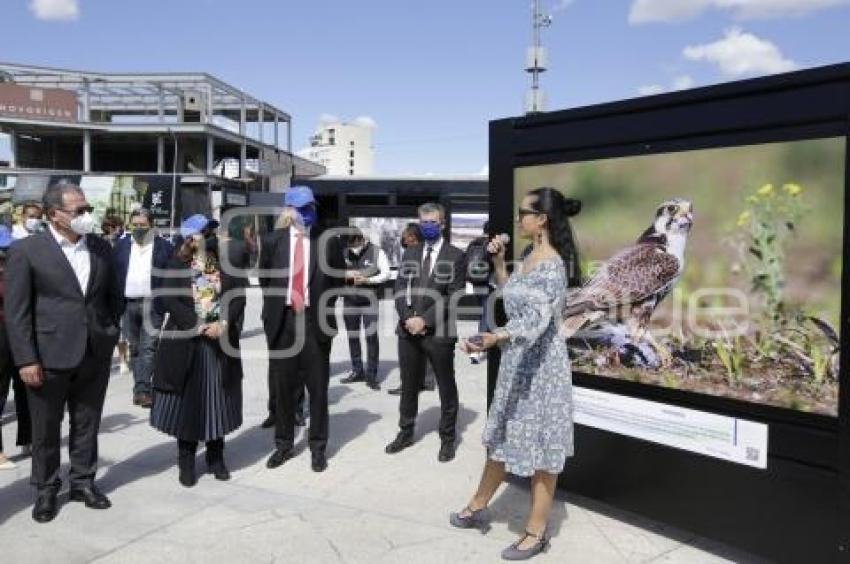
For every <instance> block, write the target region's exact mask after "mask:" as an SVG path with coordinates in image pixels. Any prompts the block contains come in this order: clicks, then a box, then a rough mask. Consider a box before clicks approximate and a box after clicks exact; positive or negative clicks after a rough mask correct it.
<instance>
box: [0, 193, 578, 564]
mask: <svg viewBox="0 0 850 564" xmlns="http://www.w3.org/2000/svg"><path fill="white" fill-rule="evenodd" d="M559 198H560V199H559ZM570 202H572V201H570ZM570 206H572V207H570ZM283 210H284V211H283V214H282V215H281V217H280V218H279V220H278V222H277V224H276V226H275V227H276V228H275V229H274V230H273V231H271V232H270V233H268V234H267V235H265V236H264V237H263V238H262V239H261V241H260V243H259V244H256V243H255V242H253V241H248V240H244V241H243V240H238V239H224V238H222V239H219V238H218V237H217V230H218V223H217V222H216V221H215V220H213V219H211V218H207V217H205V216H203V215H193V216H191V217H188V218H186V219H185V220H183V221H182V223H181V225H180V227H179V233H177V234H175V236H174V237H172V238H171V239H167V238H165V237H164V236H162V235H161V234H159V233H158V232H157V231H156V230H155V229H154V228H153V224H152V217H151V215H150V213H149V212H148V211H147V210H146V209H144V208H135V209H133V210H132V211H131V212H130V214H129V221H128V222H127V223H126V225H125V224H124V222H123V221H122V219H121V218H119V217H114V216H109V217H107V218H105V219H104V221H103V223H102V224H101V230H102V232H103V236H96V235H94V230H95V219H94V215H93V211H94V210H93V208H92V206H91V205H90V204H89V203H88V202H87V200H86V196H85V194H84V192H83V191H82V190H81V189H80V188H79V187H78V186H76V185H74V184H71V183H66V182H60V183H57V184H55V185H52V186H50V187H49V188H48V189H47V191H46V193H45V195H44V198H43V202H42V203H41V204H40V205H35V204H33V205H29V206H26V207H25V208H24V210H23V215H24V218H23V221H22V224H21V226H20V228H19V229H14V230H9V229H6V228H5V227H3V226H0V265H2V266H0V321H2V323H0V331H2V334H0V416H2V410H3V407H4V404H5V401H6V397H7V395H8V390H9V388H10V386H11V387H12V388H13V390H14V396H15V408H16V412H17V427H18V435H17V439H18V440H17V444H18V445H19V446H21V448H22V452H21V455H29V454H31V456H32V474H31V483H32V485H33V486H34V489H35V503H34V506H33V512H32V516H33V519H34V520H35V521H36V522H39V523H46V522H49V521H51V520H52V519H53V518H54V517H55V516H56V515H57V513H58V511H59V503H58V501H57V496H58V493H59V491H60V488H61V486H62V477H61V476H60V446H61V436H60V435H61V424H62V420H63V418H64V414H65V412H66V410H67V412H68V415H69V420H70V431H69V432H70V436H69V441H68V445H69V446H68V451H69V452H68V454H69V459H70V470H69V473H68V483H69V496H68V497H69V499H70V500H71V501H79V502H82V503H84V504H85V506H86V507H88V508H92V509H107V508H109V507H110V506H111V502H110V500H109V498H108V497H107V496H106V495H105V494H104V493H103V492H102V491H101V490H100V489H98V487H97V485H96V483H95V474H96V470H97V456H98V454H97V453H98V430H99V425H100V420H101V415H102V411H103V404H104V398H105V394H106V389H107V384H108V381H109V377H110V373H111V369H112V359H113V354H114V351H115V349H116V346H117V345H118V344H119V343H122V344H123V346H119V356H120V357H122V358H123V359H126V362H127V364H128V365H129V371H130V372H132V376H133V393H132V400H133V403H134V404H135V405H138V406H141V407H143V408H147V409H149V410H150V424H151V426H152V427H153V428H155V429H157V430H159V431H161V432H162V433H164V434H166V435H168V436H170V437H172V438H173V439H174V440H175V441H176V447H177V449H176V450H177V453H176V454H177V456H176V462H177V464H176V466H177V469H178V472H177V473H178V480H179V482H180V484H182V485H183V486H186V487H192V486H194V485H196V483H197V482H198V479H199V477H200V476H199V472H198V469H197V468H196V455H197V451H198V449H199V448H203V451H204V456H205V462H206V465H205V468H206V471H207V472H208V473H210V474H212V475H213V476H214V477H215V478H216V479H218V480H228V479H229V478H230V472H229V470H228V468H227V464H226V461H225V440H224V439H225V436H226V435H228V434H230V433H231V432H233V431H234V430H236V429H237V428H239V427H240V426H241V425H242V423H243V415H242V411H243V410H242V378H243V367H242V359H241V355H240V349H239V347H240V336H241V334H242V329H243V325H244V318H245V307H246V292H245V290H246V288H248V286H249V282H248V273H249V272H254V268H256V273H257V274H258V277H259V284H260V287H261V289H262V296H263V307H262V315H261V319H262V325H263V330H264V333H265V337H266V341H267V344H268V350H269V369H268V385H269V417H268V419H267V420H266V421H264V422H263V423H262V426H263V427H267V428H273V443H272V444H273V447H272V452H271V455H270V456H269V458H268V460H267V462H266V466H267V467H268V468H270V469H274V468H277V467H279V466H281V465H282V464H284V463H286V462H287V461H289V460H290V459H292V458H293V457H295V456H296V450H295V437H296V428H297V427H298V426H302V425H305V424H307V423H306V419H309V424H307V425H308V426H307V434H306V436H307V442H308V445H309V452H310V466H311V468H312V470H313V471H315V472H323V471H324V470H325V469H326V468H327V467H328V460H327V454H326V451H327V444H328V440H329V434H330V428H329V416H328V384H329V378H330V353H331V345H332V342H333V340H334V338H335V337H336V335H337V333H338V332H339V330H338V327H337V316H336V305H337V303H338V302H339V303H341V306H342V319H343V321H344V328H345V332H346V334H347V337H348V345H349V351H350V356H351V372H350V374H349V375H348V376H346V377H345V378H343V379H342V380H341V381H342V382H343V383H346V384H353V383H357V382H362V383H363V384H365V385H366V386H368V387H369V388H371V389H373V390H379V389H380V373H379V358H380V351H379V316H380V314H379V311H380V307H379V304H380V299H381V298H382V297H384V295H385V293H384V291H383V288H385V287H386V286H387V284H389V280H390V266H389V261H388V258H387V256H386V253H385V252H384V251H383V250H382V249H381V248H380V247H378V246H376V245H375V244H373V243H371V242H370V241H369V239H368V238H367V237H366V236H365V235H364V234H363V233H362V231H360V230H359V229H356V228H347V229H344V230H342V231H336V230H327V231H326V230H323V229H322V228H321V223H320V221H319V213H320V210H319V208H318V206H317V203H316V200H315V198H314V195H313V193H312V191H311V190H310V189H309V188H307V187H304V186H296V187H292V188H290V189H289V190H287V191H286V192H285V194H284V197H283ZM520 211H521V213H520V214H518V215H517V223H518V227H519V230H520V232H521V233H523V234H524V235H525V236H526V237H527V238H528V239H530V240H531V245H529V247H528V252H527V253H526V258H525V259H524V262H523V264H524V265H525V266H522V267H520V269H519V271H518V272H517V273H515V275H516V276H518V277H519V278H520V279H518V280H515V279H514V278H513V277H510V276H509V275H508V273H507V270H506V267H505V250H506V247H505V243H504V242H503V240H502V239H500V238H499V237H494V236H493V234H492V233H489V232H488V230H487V228H486V227H485V232H484V233H483V234H482V236H481V238H479V239H477V240H476V241H473V243H472V244H470V245H469V248H468V249H467V251H466V252H463V251H461V250H460V249H459V248H457V247H455V246H453V245H452V244H450V243H449V242H448V241H447V240H446V238H445V237H444V234H445V228H446V212H445V209H444V208H443V207H442V206H441V205H439V204H436V203H426V204H423V205H421V206H420V207H419V210H418V215H419V221H418V222H417V223H412V224H410V225H408V226H407V228H406V229H405V230H404V232H403V234H402V245H403V247H404V254H403V257H402V259H401V264H400V266H399V270H398V275H397V277H396V278H395V281H394V283H392V292H391V294H392V298H393V300H394V305H395V310H396V313H397V316H398V323H397V325H396V329H395V333H396V335H397V337H398V339H397V342H398V351H397V352H398V359H399V366H400V380H401V384H400V386H399V387H398V388H396V389H392V390H389V392H390V393H391V394H395V395H398V396H399V420H398V426H399V430H398V434H397V436H396V437H395V438H394V439H393V440H392V441H391V442H390V443H389V444H388V445H387V446H386V448H385V452H386V453H387V454H391V455H392V454H397V453H400V452H401V451H403V450H405V449H406V448H408V447H410V446H411V445H413V443H414V440H415V436H416V435H415V433H414V429H415V425H416V419H417V413H418V402H419V395H420V392H422V391H423V390H434V389H435V388H436V390H437V392H438V394H439V400H440V405H441V411H440V420H439V426H438V432H439V438H440V448H439V451H438V453H437V458H438V460H439V461H440V462H449V461H451V460H452V459H453V458H454V457H455V448H456V445H457V438H458V437H457V418H458V410H459V399H458V391H457V386H456V382H455V351H456V349H457V346H458V337H457V328H456V321H457V320H456V312H455V311H453V308H454V307H455V306H456V305H457V298H458V296H460V295H462V294H464V293H466V288H467V284H468V283H471V285H472V287H473V290H474V293H475V294H476V296H477V298H478V300H479V303H480V304H481V305H482V306H483V307H482V311H484V312H486V311H488V310H489V309H490V308H488V307H487V305H488V304H487V296H488V295H490V294H491V290H492V289H493V288H495V287H504V288H505V290H506V291H508V290H509V289H510V288H511V284H514V285H515V286H517V288H518V289H520V290H521V286H522V284H523V283H527V280H531V281H532V282H533V283H534V284H535V286H537V287H539V286H540V284H541V280H536V279H534V278H533V277H534V276H540V275H541V273H544V274H545V275H546V276H548V277H549V278H550V279H551V280H553V283H552V284H551V285H550V286H551V295H546V296H545V299H546V300H549V301H550V302H552V303H553V304H554V303H557V302H558V301H559V300H562V299H563V295H562V292H561V287H563V290H565V289H566V280H565V279H564V264H566V261H568V260H574V259H575V256H574V245H573V243H572V240H571V238H569V240H568V241H567V240H564V237H563V233H570V232H571V231H570V230H569V229H568V222H567V218H568V217H569V216H570V215H574V214H575V213H577V212H578V208H577V207H576V206H575V204H568V203H567V201H566V200H565V199H564V198H563V196H561V195H560V194H559V193H558V192H556V191H554V190H551V189H544V191H543V192H540V193H539V194H538V195H536V196H534V197H531V199H530V200H529V201H528V202H527V206H526V207H525V208H521V210H520ZM555 222H557V223H559V224H560V225H557V226H555V225H554V224H555ZM564 224H566V226H567V229H565V228H564ZM550 233H557V234H558V237H554V236H552V235H550ZM253 257H256V260H253ZM526 263H528V264H527V265H526ZM538 264H540V265H549V266H547V267H546V268H545V269H544V268H540V269H539V272H538V268H537V265H538ZM522 278H526V279H527V280H526V281H523V280H522ZM550 286H547V288H549V287H550ZM526 293H527V292H523V291H520V292H518V294H519V295H518V296H516V297H514V298H513V300H514V301H511V300H509V299H508V297H507V294H506V298H505V300H506V304H511V305H512V307H511V308H509V309H508V314H509V317H511V314H512V313H513V319H511V320H510V321H509V323H508V324H507V325H505V326H503V327H500V328H496V327H494V326H493V323H492V322H491V321H490V317H489V316H488V315H482V320H481V323H480V325H479V333H478V335H477V336H476V338H474V339H470V340H466V341H463V342H462V343H461V349H462V350H463V351H464V352H465V353H467V354H468V355H469V359H470V360H471V361H472V362H473V363H477V362H480V361H481V360H483V358H484V356H483V355H484V354H485V353H486V351H487V350H488V349H490V348H492V347H495V346H500V347H502V350H503V354H505V352H506V350H510V349H512V348H513V349H516V350H515V351H514V352H515V354H517V355H520V356H521V357H522V358H523V359H524V361H525V362H528V360H529V358H530V356H529V354H537V355H541V354H543V355H549V356H552V355H550V353H548V352H547V351H546V347H543V348H541V347H540V346H539V345H540V343H541V342H542V341H541V339H544V340H548V341H551V340H552V337H553V335H552V332H551V331H550V329H551V326H554V324H555V319H554V316H553V319H552V320H551V323H550V324H549V325H546V323H544V324H543V325H544V326H545V327H547V329H546V331H544V332H543V333H540V332H539V331H538V330H537V328H534V329H532V328H530V321H529V320H527V319H524V316H525V315H526V313H525V310H527V309H528V308H527V307H523V306H522V303H520V304H519V305H517V304H516V303H514V302H515V301H516V300H520V302H521V301H522V300H524V299H527V297H526V296H525V294H526ZM533 305H539V304H533ZM549 305H552V304H549ZM554 309H555V308H551V310H552V311H554ZM547 311H548V310H547ZM537 321H539V319H538V320H537ZM361 331H362V333H363V335H364V339H365V344H366V347H365V349H366V353H365V358H364V354H363V350H362V347H361ZM548 341H546V342H548ZM544 344H545V343H544ZM535 346H536V348H535ZM555 353H557V354H555ZM555 353H552V354H554V355H555V356H552V358H548V357H546V358H539V359H537V360H538V362H533V363H532V365H531V366H524V367H520V368H522V370H520V371H517V370H516V368H517V367H516V366H515V367H514V369H513V370H514V372H518V373H516V374H514V373H512V374H507V373H506V374H502V372H500V375H499V382H500V384H499V385H500V386H501V387H502V388H505V390H508V391H507V392H506V394H507V396H506V397H503V398H500V397H499V390H500V389H501V388H500V387H498V386H497V397H496V400H497V401H498V402H500V403H499V404H498V405H499V407H500V409H499V410H498V412H497V413H495V415H492V414H491V419H493V418H494V417H495V418H496V419H495V420H488V424H487V428H486V430H485V445H486V446H487V449H488V451H487V452H488V461H487V465H486V466H485V471H484V474H483V476H482V482H481V485H480V487H479V490H478V492H477V493H476V495H475V496H474V497H473V500H472V502H470V504H469V505H468V506H467V507H466V508H464V509H463V510H462V511H461V512H459V513H454V514H452V515H451V520H450V522H451V524H452V525H454V526H456V527H461V528H479V527H482V526H483V524H484V523H485V521H486V517H485V509H486V502H487V501H489V499H490V497H491V496H492V495H493V494H494V493H495V491H496V489H497V488H498V486H499V485H500V484H501V483H502V481H503V478H504V474H505V472H509V473H515V474H519V475H526V476H532V479H533V480H537V481H536V482H533V483H534V484H535V487H534V488H533V491H532V502H533V503H532V512H531V514H530V516H529V526H528V530H527V531H526V534H525V535H524V536H523V537H522V538H521V539H520V540H519V541H517V542H516V543H514V544H512V545H511V546H510V547H508V549H506V552H505V553H503V556H505V557H506V558H509V559H524V558H529V557H532V556H534V555H536V554H538V553H539V552H542V551H543V550H545V549H546V548H547V546H548V536H547V535H548V533H547V531H546V523H545V520H546V518H547V516H548V510H549V509H548V508H549V507H550V506H551V502H552V499H551V498H552V495H553V493H554V492H553V487H554V479H553V478H552V476H557V473H559V472H560V470H561V468H562V467H563V463H564V459H565V458H566V457H567V456H569V455H570V454H571V452H572V450H571V449H572V422H571V396H569V394H570V391H571V387H570V386H569V385H567V387H566V388H564V386H560V387H558V386H553V384H552V383H551V382H550V383H546V384H545V386H544V385H543V384H541V385H540V386H539V387H538V388H539V389H537V388H535V386H532V385H531V383H530V380H529V378H531V377H532V376H533V375H534V373H535V371H536V370H538V369H537V368H535V366H537V367H540V370H541V371H543V368H545V371H544V372H545V373H544V374H542V375H541V376H540V378H541V381H545V379H546V378H551V377H552V376H551V374H552V373H553V372H552V370H553V369H552V366H551V365H552V363H555V364H556V366H555V368H554V370H555V372H554V373H559V374H561V373H563V374H566V375H567V377H566V380H565V381H566V382H567V383H568V381H569V378H568V376H569V365H568V364H566V356H565V354H563V351H561V350H560V349H558V350H557V351H555ZM508 358H510V355H509V356H508ZM547 363H548V366H547ZM559 363H560V364H559ZM503 365H504V363H503ZM559 371H560V372H559ZM517 378H519V379H521V380H522V381H523V385H524V386H526V389H527V390H526V391H527V392H528V390H530V391H531V394H530V395H529V394H528V393H526V394H525V395H523V396H522V397H514V396H515V395H516V394H514V393H513V391H512V390H515V389H516V381H515V380H516V379H517ZM503 381H504V383H503ZM553 390H555V391H557V393H559V394H562V395H563V396H564V397H563V398H561V399H563V401H564V405H566V406H567V407H566V408H565V409H563V410H561V411H556V412H555V415H554V416H555V417H556V420H554V421H552V420H549V419H547V417H551V416H552V415H551V414H548V415H547V414H546V413H543V414H542V415H541V414H540V413H539V411H540V409H541V406H543V405H551V404H552V402H553V401H555V400H556V399H557V398H554V399H553V397H551V394H552V392H553ZM538 396H539V397H538ZM535 410H536V411H537V412H538V413H536V415H535V413H534V411H535ZM534 416H538V417H542V419H541V420H540V421H538V422H537V423H534V422H533V421H532V424H529V423H528V422H529V421H531V418H533V417H534ZM523 421H524V422H525V423H524V425H525V427H524V433H525V435H524V436H522V435H520V436H518V435H516V433H514V434H511V432H510V430H511V428H512V427H513V428H516V427H517V426H518V425H519V424H520V423H523ZM552 425H557V426H560V428H561V430H559V432H558V433H554V435H555V436H557V442H558V444H556V445H546V444H545V442H546V441H547V440H549V439H547V437H549V436H551V435H552V433H551V432H549V430H548V428H549V427H550V426H552ZM0 435H1V434H0ZM0 440H2V436H0ZM541 441H542V442H543V443H544V444H541ZM30 445H31V446H30ZM538 451H540V452H541V453H542V454H541V455H540V456H537V454H536V453H537V452H538ZM2 453H3V445H2V442H0V469H3V468H12V467H14V463H13V462H12V461H11V460H10V459H9V458H8V457H7V456H5V455H3V454H2ZM529 456H531V457H532V458H531V459H528V457H529ZM529 469H530V470H529ZM541 480H542V481H541Z"/></svg>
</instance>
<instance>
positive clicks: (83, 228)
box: [70, 212, 94, 235]
mask: <svg viewBox="0 0 850 564" xmlns="http://www.w3.org/2000/svg"><path fill="white" fill-rule="evenodd" d="M70 226H71V230H72V231H73V232H74V233H76V234H77V235H88V234H89V233H91V232H92V231H94V216H93V215H92V214H90V213H89V212H86V213H84V214H83V215H78V216H76V217H75V218H74V219H72V220H71V224H70Z"/></svg>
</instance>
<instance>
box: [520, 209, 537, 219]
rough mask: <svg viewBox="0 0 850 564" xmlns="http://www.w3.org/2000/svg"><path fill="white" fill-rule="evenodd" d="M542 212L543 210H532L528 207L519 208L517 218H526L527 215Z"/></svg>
mask: <svg viewBox="0 0 850 564" xmlns="http://www.w3.org/2000/svg"><path fill="white" fill-rule="evenodd" d="M540 214H541V212H539V211H536V210H530V209H528V208H519V209H518V210H517V212H516V218H517V219H518V220H519V219H522V218H524V217H525V216H527V215H540Z"/></svg>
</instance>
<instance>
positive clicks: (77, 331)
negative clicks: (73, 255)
mask: <svg viewBox="0 0 850 564" xmlns="http://www.w3.org/2000/svg"><path fill="white" fill-rule="evenodd" d="M86 246H87V247H88V250H89V256H90V262H91V272H90V275H89V282H88V288H87V290H86V294H85V296H84V295H83V292H82V291H81V290H80V285H79V283H78V282H77V277H76V275H75V274H74V270H73V268H71V264H70V263H69V262H68V259H67V258H66V257H65V254H64V253H63V252H62V249H61V248H60V247H59V244H58V243H57V242H56V239H54V238H53V235H52V234H51V232H50V231H49V230H47V231H43V232H41V233H38V234H35V235H32V236H31V237H27V238H26V239H21V240H19V241H15V242H14V243H13V244H12V246H11V247H10V248H9V254H8V260H7V262H6V296H5V305H6V311H5V313H6V327H7V331H8V336H9V345H10V347H11V349H12V356H13V357H14V359H15V365H16V366H19V367H20V366H25V365H27V364H33V363H35V362H39V363H41V365H42V366H43V367H44V368H46V369H51V370H71V369H74V368H76V367H78V366H79V365H80V363H81V362H82V360H83V357H84V356H85V355H86V354H87V353H88V354H92V355H95V356H96V357H98V358H103V359H104V360H105V361H106V362H108V361H109V359H110V358H111V356H112V351H113V349H114V348H115V344H116V343H117V342H118V336H119V316H120V313H121V304H122V296H121V290H120V289H119V286H118V278H117V276H116V273H115V267H114V264H113V260H112V247H110V245H109V243H107V242H106V241H104V240H102V239H101V238H99V237H97V236H95V235H87V236H86Z"/></svg>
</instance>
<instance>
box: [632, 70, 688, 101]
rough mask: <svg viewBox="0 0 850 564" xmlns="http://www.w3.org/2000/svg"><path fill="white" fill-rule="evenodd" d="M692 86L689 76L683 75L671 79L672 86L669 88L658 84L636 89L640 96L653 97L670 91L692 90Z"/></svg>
mask: <svg viewBox="0 0 850 564" xmlns="http://www.w3.org/2000/svg"><path fill="white" fill-rule="evenodd" d="M693 86H694V79H693V78H691V77H690V76H688V75H686V74H683V75H679V76H677V77H675V78H673V84H672V85H671V86H670V88H667V87H664V86H661V85H660V84H650V85H648V86H641V87H640V88H638V94H640V95H641V96H653V95H655V94H661V93H662V92H668V91H671V90H687V89H688V88H692V87H693Z"/></svg>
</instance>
